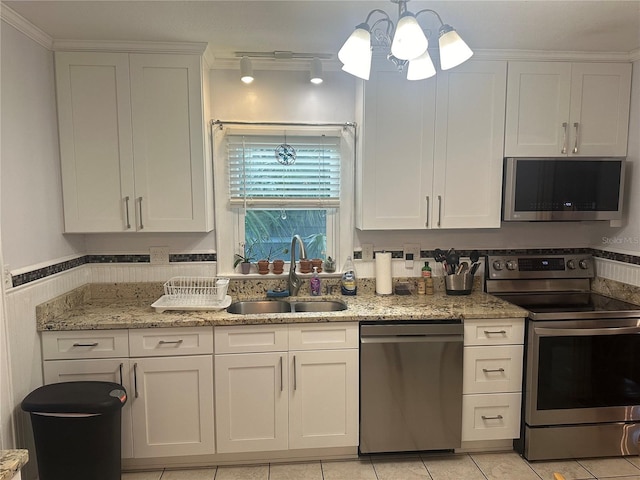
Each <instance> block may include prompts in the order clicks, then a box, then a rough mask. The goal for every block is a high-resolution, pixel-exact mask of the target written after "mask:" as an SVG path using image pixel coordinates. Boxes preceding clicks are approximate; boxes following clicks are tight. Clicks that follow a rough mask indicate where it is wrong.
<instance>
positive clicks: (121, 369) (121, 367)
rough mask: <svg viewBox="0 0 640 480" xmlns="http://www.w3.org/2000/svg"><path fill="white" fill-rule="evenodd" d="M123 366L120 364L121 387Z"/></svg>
mask: <svg viewBox="0 0 640 480" xmlns="http://www.w3.org/2000/svg"><path fill="white" fill-rule="evenodd" d="M122 366H123V364H122V363H120V385H122Z"/></svg>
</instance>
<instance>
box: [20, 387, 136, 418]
mask: <svg viewBox="0 0 640 480" xmlns="http://www.w3.org/2000/svg"><path fill="white" fill-rule="evenodd" d="M126 401H127V392H126V390H125V389H124V387H123V386H122V385H120V384H119V383H112V382H91V381H82V382H62V383H52V384H50V385H44V386H42V387H39V388H37V389H35V390H34V391H33V392H31V393H30V394H29V395H27V396H26V397H25V399H24V400H23V401H22V410H24V411H25V412H36V413H106V412H111V411H114V410H117V409H119V408H122V406H123V405H124V404H125V402H126Z"/></svg>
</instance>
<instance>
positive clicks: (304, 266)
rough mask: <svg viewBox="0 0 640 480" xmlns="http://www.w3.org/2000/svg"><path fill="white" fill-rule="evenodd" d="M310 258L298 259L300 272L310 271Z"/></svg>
mask: <svg viewBox="0 0 640 480" xmlns="http://www.w3.org/2000/svg"><path fill="white" fill-rule="evenodd" d="M311 270H312V268H311V260H300V273H311Z"/></svg>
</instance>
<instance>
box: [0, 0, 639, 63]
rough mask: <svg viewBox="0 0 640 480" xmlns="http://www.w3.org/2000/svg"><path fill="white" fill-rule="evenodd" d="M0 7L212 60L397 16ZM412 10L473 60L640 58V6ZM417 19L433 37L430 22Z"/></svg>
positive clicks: (303, 45) (276, 7)
mask: <svg viewBox="0 0 640 480" xmlns="http://www.w3.org/2000/svg"><path fill="white" fill-rule="evenodd" d="M3 3H4V4H6V5H8V6H9V7H10V8H11V9H13V10H14V11H16V12H17V13H19V14H20V15H21V16H23V17H24V18H26V19H27V20H28V21H30V22H31V23H32V24H34V25H36V26H37V27H39V28H40V29H41V30H43V31H44V32H45V33H47V34H48V35H50V36H51V37H52V38H53V39H55V40H62V39H65V40H123V41H168V42H207V43H209V45H210V49H211V51H212V52H213V54H214V55H215V56H216V57H229V56H233V52H235V51H265V52H270V51H279V50H284V51H294V52H316V53H331V54H335V52H336V51H337V50H338V49H339V48H340V46H341V44H342V43H343V42H344V40H345V39H346V38H347V36H348V35H349V34H350V33H351V31H352V30H353V28H354V26H355V25H356V24H358V23H361V22H363V21H364V20H365V18H366V16H367V13H368V12H369V11H370V10H371V9H373V8H381V9H384V10H386V11H387V12H388V13H389V14H390V15H391V17H392V19H393V20H394V21H395V20H396V16H397V13H396V10H397V7H396V5H394V4H392V3H391V2H390V1H377V0H376V1H368V0H288V1H274V0H257V1H256V0H254V1H249V0H231V1H217V0H209V1H196V0H192V1H163V0H156V1H57V0H45V1H30V0H19V1H4V2H3ZM408 7H409V9H410V10H412V11H414V12H415V11H417V10H420V9H423V8H431V9H434V10H436V11H437V12H438V13H439V14H440V15H441V17H442V19H443V21H444V22H445V23H449V24H451V25H453V27H455V28H456V29H457V30H458V32H459V33H460V34H461V36H462V37H463V38H464V39H465V40H466V41H467V43H468V44H469V45H470V46H471V48H473V49H474V50H481V49H483V50H484V49H487V50H513V49H515V50H548V51H562V52H620V53H630V52H637V51H638V49H640V0H633V1H613V0H612V1H609V0H606V1H560V0H552V1H542V0H529V1H517V0H511V1H485V0H470V1H457V0H438V1H424V0H413V1H411V2H410V3H409V4H408ZM374 18H375V17H374ZM420 19H421V20H420V22H421V24H422V25H423V27H425V28H430V29H433V30H437V25H436V24H435V22H434V21H433V20H431V19H430V17H429V16H421V17H420ZM423 19H424V20H423ZM429 22H432V23H431V24H430V23H429Z"/></svg>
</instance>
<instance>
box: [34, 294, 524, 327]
mask: <svg viewBox="0 0 640 480" xmlns="http://www.w3.org/2000/svg"><path fill="white" fill-rule="evenodd" d="M101 288H104V287H101ZM136 288H137V287H136ZM146 293H148V292H138V294H137V295H133V296H132V295H129V293H127V294H126V295H125V294H123V291H121V292H120V294H118V293H117V292H116V293H115V294H114V293H113V292H111V294H109V295H104V292H103V293H98V294H96V289H95V287H94V288H92V285H88V286H87V285H85V286H83V287H80V288H79V289H76V290H74V291H72V292H69V293H68V294H65V295H62V296H61V297H58V298H56V299H53V300H52V301H50V302H47V303H45V304H42V305H39V306H38V307H37V309H36V318H37V328H38V330H39V331H47V330H106V329H118V328H123V329H124V328H157V327H176V326H181V327H195V326H208V325H256V324H269V323H310V322H354V321H363V320H374V321H375V320H379V321H394V320H432V319H452V318H461V319H463V320H464V319H467V318H510V317H526V316H527V312H526V310H524V309H522V308H520V307H517V306H515V305H512V304H510V303H508V302H505V301H503V300H500V299H498V298H496V297H494V296H492V295H489V294H486V293H483V292H473V293H472V294H471V295H459V296H454V295H446V294H445V293H444V292H436V293H435V294H434V295H389V296H381V295H376V294H375V293H373V292H369V293H363V294H358V295H356V296H352V297H350V296H341V295H331V296H329V295H324V296H322V297H309V296H300V297H287V298H285V300H289V301H296V300H320V299H322V300H328V299H332V300H335V299H337V300H342V301H344V302H345V303H346V304H347V309H346V310H343V311H339V312H304V313H303V312H296V313H274V314H266V315H265V314H259V315H237V314H231V313H227V311H226V310H224V309H223V310H219V311H186V312H184V311H165V312H163V313H159V312H156V311H155V310H154V309H153V308H151V304H152V303H153V302H154V301H155V300H157V298H158V296H155V297H154V296H150V295H147V294H146ZM160 293H161V291H160ZM234 293H235V294H232V297H233V300H234V301H237V300H246V299H254V300H255V299H264V295H256V294H255V293H254V294H253V295H252V294H251V293H240V292H234Z"/></svg>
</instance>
